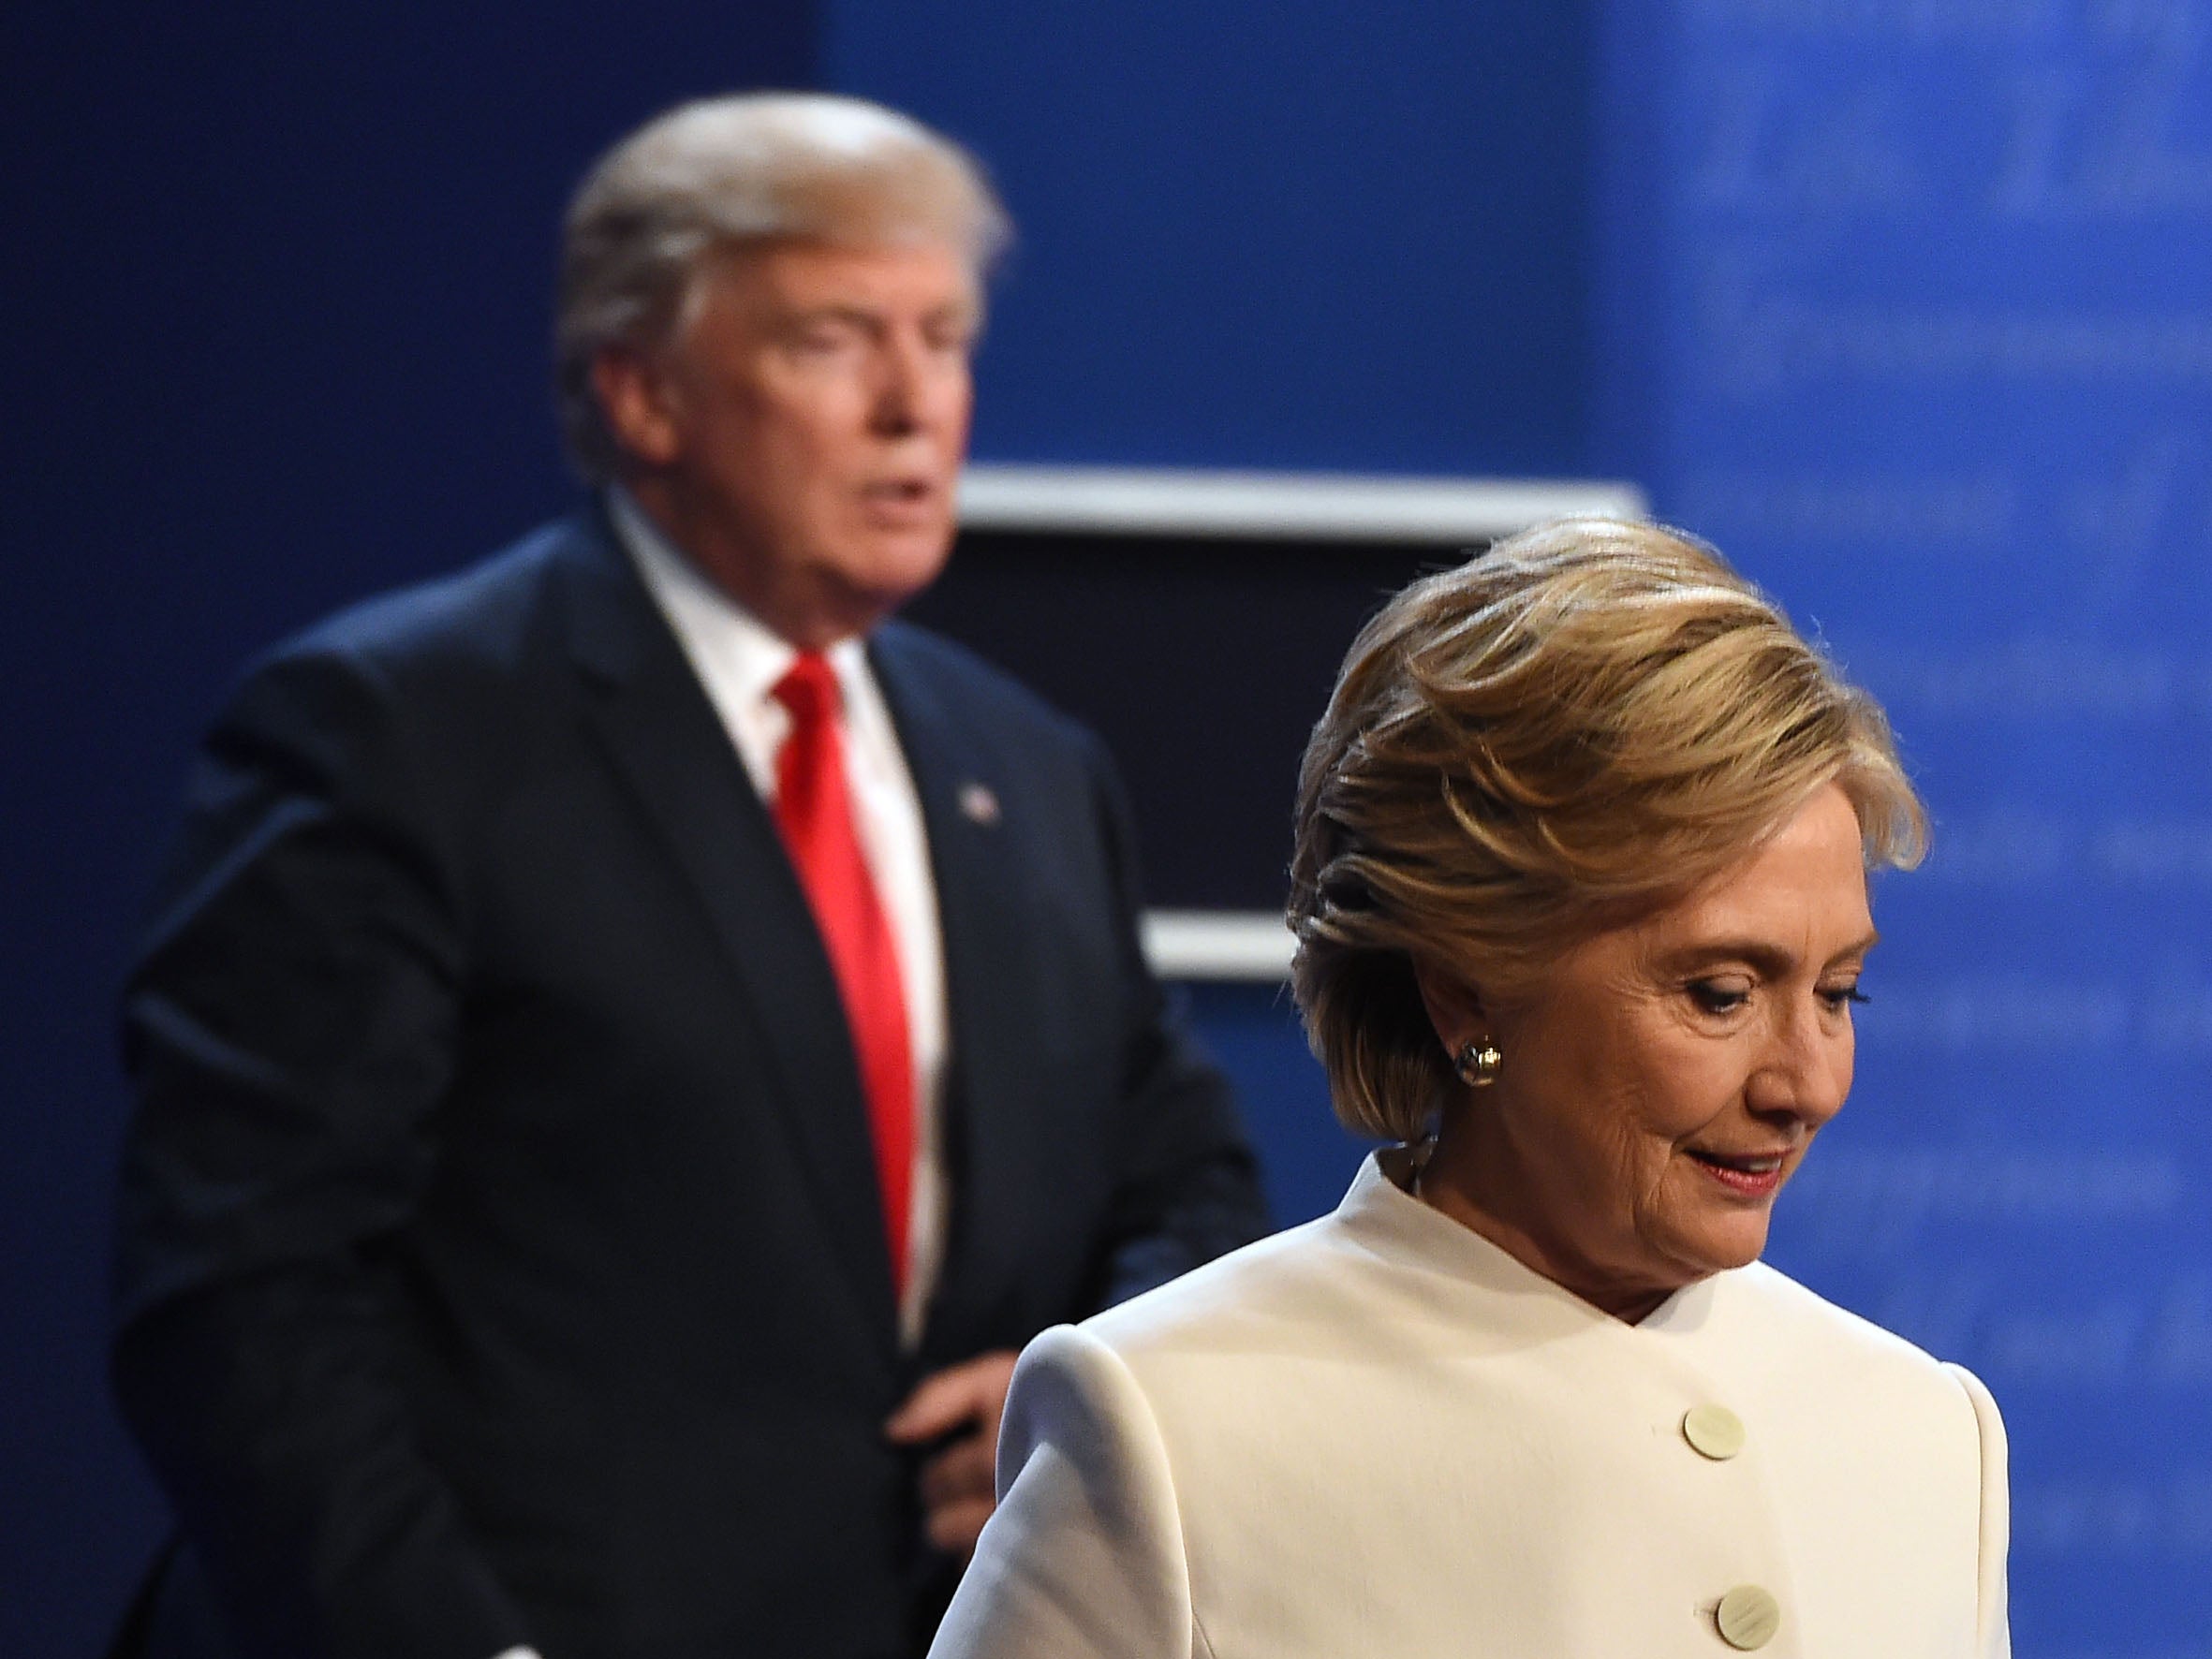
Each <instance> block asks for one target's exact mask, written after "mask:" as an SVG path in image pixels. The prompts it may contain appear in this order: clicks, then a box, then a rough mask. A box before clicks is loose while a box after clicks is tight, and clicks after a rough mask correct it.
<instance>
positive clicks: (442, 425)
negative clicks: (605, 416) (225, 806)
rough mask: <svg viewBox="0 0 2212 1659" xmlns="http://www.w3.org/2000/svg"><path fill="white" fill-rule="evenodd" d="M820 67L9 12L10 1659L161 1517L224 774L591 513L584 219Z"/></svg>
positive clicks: (2, 1174)
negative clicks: (150, 1180) (407, 620)
mask: <svg viewBox="0 0 2212 1659" xmlns="http://www.w3.org/2000/svg"><path fill="white" fill-rule="evenodd" d="M814 37H815V20H814V15H813V7H811V6H810V5H807V4H804V3H801V0H774V3H773V4H760V3H754V4H741V5H738V6H733V7H699V6H693V5H678V4H669V3H663V0H633V3H632V4H630V5H627V6H626V7H621V8H619V11H618V10H617V9H616V8H612V7H608V8H592V7H555V8H552V9H550V10H538V11H530V10H520V9H517V8H515V7H493V6H484V5H472V4H466V3H446V4H440V5H436V6H431V5H426V4H419V3H409V4H400V5H386V6H376V7H300V6H280V5H273V4H242V5H230V6H221V7H150V6H123V5H102V4H92V5H84V6H78V7H66V8H65V7H60V6H56V5H52V4H43V5H29V6H22V5H19V6H14V7H8V8H7V11H6V14H5V16H4V17H0V74H4V75H5V77H6V85H5V87H4V88H0V155H5V156H6V157H7V161H6V165H5V169H4V172H5V178H4V180H0V191H4V192H5V196H4V197H0V200H4V201H5V204H6V205H5V220H4V221H0V222H4V223H5V225H6V228H7V248H6V250H5V252H4V253H0V269H4V270H5V272H6V277H5V286H6V292H7V312H6V316H7V326H6V328H5V329H4V330H0V387H5V388H6V390H5V393H4V394H0V395H4V399H5V404H4V406H5V410H6V414H5V422H6V425H5V430H4V436H5V450H4V452H5V454H6V456H7V496H6V502H5V506H4V507H0V538H4V545H5V557H4V559H0V582H4V583H5V586H4V588H0V627H4V628H5V630H6V635H5V641H6V651H5V658H4V659H0V660H5V663H6V665H7V668H6V672H5V674H0V686H4V687H5V690H4V691H0V697H5V699H6V700H5V703H4V704H0V731H5V733H6V737H5V739H4V740H0V741H4V745H5V755H6V770H5V774H4V776H5V789H6V797H5V799H6V809H5V814H4V815H0V848H4V849H5V859H4V861H0V871H4V875H0V894H4V897H0V903H4V904H5V907H6V908H5V915H4V922H0V926H4V929H5V938H6V941H7V947H6V952H5V957H4V959H0V974H4V975H5V977H4V978H0V1020H4V1021H5V1027H4V1029H5V1050H4V1051H5V1053H6V1055H7V1079H6V1082H5V1084H4V1085H0V1112H4V1113H5V1122H4V1124H0V1128H4V1131H5V1144H6V1146H7V1150H8V1156H7V1159H6V1161H5V1163H4V1164H0V1654H6V1655H8V1656H9V1659H15V1656H17V1655H22V1656H23V1659H37V1656H43V1655H49V1654H52V1655H71V1654H80V1653H85V1652H92V1651H93V1650H94V1648H95V1644H96V1642H97V1641H98V1640H100V1639H103V1638H104V1636H105V1632H106V1628H107V1626H108V1625H109V1624H110V1623H111V1621H112V1619H113V1617H114V1615H115V1613H116V1612H117V1611H118V1610H119V1609H120V1608H121V1606H122V1602H123V1599H124V1596H125V1591H126V1589H127V1587H128V1584H129V1582H130V1581H131V1580H132V1578H134V1577H135V1575H136V1574H137V1573H138V1571H139V1570H140V1567H141V1566H142V1564H143V1562H144V1559H145V1557H146V1556H147V1555H148V1554H149V1553H150V1552H151V1549H152V1548H153V1544H154V1541H155V1536H156V1534H157V1529H158V1527H159V1524H160V1519H159V1511H158V1508H157V1505H156V1503H155V1498H154V1496H153V1494H152V1491H151V1489H150V1486H149V1483H148V1482H147V1481H146V1480H145V1479H144V1477H143V1476H142V1475H141V1474H140V1470H139V1467H138V1463H137V1460H136V1458H135V1456H134V1455H133V1454H132V1452H131V1451H130V1449H129V1448H128V1446H127V1445H126V1443H125V1440H124V1437H123V1434H122V1432H121V1431H120V1429H119V1428H118V1427H117V1426H116V1424H115V1421H114V1417H113V1412H112V1409H111V1406H110V1404H109V1402H108V1394H107V1387H106V1383H105V1380H104V1375H103V1361H102V1357H101V1346H102V1343H101V1329H102V1324H103V1302H104V1276H105V1270H106V1255H107V1227H108V1217H109V1203H110V1198H109V1190H108V1189H109V1182H110V1179H111V1163H112V1158H113V1149H114V1143H115V1138H116V1133H117V1130H118V1128H119V1126H120V1123H121V1122H122V1117H123V1110H124V1105H123V1098H122V1091H121V1088H120V1085H119V1082H118V1080H117V1077H116V1071H115V1065H114V1062H113V1059H112V1050H113V1044H112V1041H111V1006H112V1002H113V996H114V987H115V984H116V981H117V979H118V977H119V976H120V973H121V970H122V964H123V962H124V960H125V953H126V951H127V950H128V947H129V944H130V938H131V933H132V932H133V929H134V927H135V924H136V917H137V911H138V906H139V903H140V889H141V887H142V884H143V882H144V880H145V878H146V873H147V870H148V867H149V864H150V861H151V859H152V857H153V855H154V852H155V844H156V842H157V840H158V838H159V837H160V835H161V833H162V832H163V830H164V829H165V827H166V826H167V824H168V823H169V821H170V815H171V813H172V811H173V807H174V797H175V795H176V792H177V789H178V787H179V785H180V784H181V783H182V780H183V772H184V762H185V757H186V754H187V750H188V747H189V744H190V742H191V740H192V738H193V736H194V734H195V733H196V731H197V730H198V728H199V725H200V723H201V722H202V721H203V720H204V718H205V717H206V715H207V714H208V713H209V712H211V708H212V704H213V702H214V698H215V697H217V695H218V694H219V691H220V688H221V686H222V684H223V683H224V682H225V681H226V680H227V679H228V677H229V674H230V673H231V672H232V670H233V669H234V668H236V666H237V665H238V663H239V662H240V661H241V660H242V659H243V657H244V656H245V655H246V653H248V652H250V651H252V650H254V649H256V648H258V647H259V646H261V645H263V644H266V643H268V642H269V641H270V640H272V639H274V638H276V637H277V636H278V635H279V634H281V633H284V632H286V631H288V630H290V629H291V628H293V627H296V626H298V625H299V624H302V623H303V622H305V621H307V620H308V619H310V618H311V617H313V616H315V615H317V613H319V612H321V611H324V610H326V609H330V608H332V606H334V605H336V604H337V603H339V602H340V601H342V600H344V599H347V598H350V597H354V596H357V595H361V594H364V593H367V592H370V591H373V590H375V589H377V588H381V587H386V586H390V585H391V584H392V583H394V582H396V581H400V580H406V579H407V578H410V577H414V576H418V575H420V574H423V573H425V572H428V571H432V570H435V569H439V568H442V567H445V566H449V565H454V564H457V563H459V562H461V561H462V560H464V559H465V558H468V557H470V556H473V555H474V554H476V553H479V552H480V551H485V550H487V549H488V548H490V547H491V546H493V545H494V544H495V543H496V542H498V541H501V540H504V539H506V538H508V537H509V536H513V535H514V534H516V533H517V532H518V531H520V530H521V529H523V528H524V527H526V526H527V525H529V524H531V523H533V522H535V521H538V520H539V519H541V518H543V517H545V516H546V515H547V514H548V513H550V512H552V511H553V510H555V509H558V508H559V507H563V506H564V505H565V504H566V503H567V502H568V499H569V498H570V493H571V491H570V486H569V483H568V478H567V477H566V475H565V473H564V470H563V467H562V464H561V462H560V459H559V454H558V451H557V448H556V446H555V444H554V441H553V427H552V422H551V419H550V418H549V414H548V410H549V408H550V401H549V397H548V393H547V391H546V386H547V374H546V369H545V349H544V339H545V335H546V331H547V326H548V309H549V308H548V298H547V296H548V290H549V279H550V265H551V257H552V250H553V242H554V226H555V223H556V220H557V217H558V214H559V213H560V209H561V206H562V203H563V200H564V198H565V197H566V195H567V193H568V189H569V188H570V187H571V185H572V184H573V183H574V180H575V177H576V175H577V174H578V172H579V171H580V170H581V169H582V167H583V166H584V165H585V163H586V162H587V161H588V160H589V159H590V158H591V156H592V155H593V154H596V153H597V151H598V150H599V149H601V148H602V147H603V146H604V145H605V144H606V143H607V142H608V141H610V140H611V139H613V138H614V137H615V136H617V135H618V134H619V133H621V132H622V131H624V130H625V129H626V128H627V127H629V126H631V125H635V124H636V123H637V122H638V121H640V120H641V119H642V118H643V117H644V116H646V115H647V114H649V113H651V112H652V111H653V110H656V109H657V108H659V107H661V106H662V105H664V104H666V103H668V102H671V101H672V100H673V99H675V98H677V97H681V96H685V95H691V94H694V93H700V92H709V91H716V90H721V89H723V88H726V87H728V86H730V85H744V84H747V83H757V82H765V83H772V84H791V83H795V82H804V81H808V80H810V79H811V78H812V75H813V42H814Z"/></svg>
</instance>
